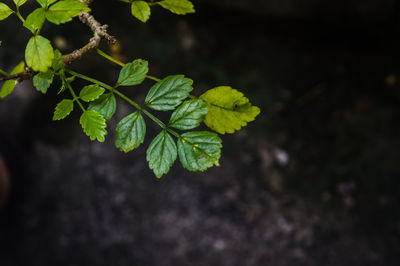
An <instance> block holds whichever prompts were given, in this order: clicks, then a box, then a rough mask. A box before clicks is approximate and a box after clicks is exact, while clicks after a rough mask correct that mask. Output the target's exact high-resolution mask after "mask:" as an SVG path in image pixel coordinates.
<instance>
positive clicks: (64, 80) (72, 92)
mask: <svg viewBox="0 0 400 266" xmlns="http://www.w3.org/2000/svg"><path fill="white" fill-rule="evenodd" d="M62 79H63V82H64V83H65V84H67V87H68V90H69V91H70V92H71V94H72V97H74V101H76V102H77V103H78V105H79V107H80V108H81V109H82V111H83V112H85V111H86V110H85V107H83V105H82V104H81V102H80V101H79V97H78V96H76V94H75V91H74V90H73V89H72V87H71V85H70V84H69V83H68V81H66V79H65V77H63V78H62Z"/></svg>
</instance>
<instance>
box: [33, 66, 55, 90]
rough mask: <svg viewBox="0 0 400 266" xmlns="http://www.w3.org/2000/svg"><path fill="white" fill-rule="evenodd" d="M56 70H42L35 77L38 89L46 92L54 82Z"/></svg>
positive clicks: (34, 82) (34, 81)
mask: <svg viewBox="0 0 400 266" xmlns="http://www.w3.org/2000/svg"><path fill="white" fill-rule="evenodd" d="M53 77H54V71H53V70H48V71H47V72H40V73H38V74H36V75H35V76H34V77H33V86H34V87H35V88H36V90H37V91H40V92H41V93H43V94H45V93H46V92H47V89H48V88H49V87H50V85H51V83H53Z"/></svg>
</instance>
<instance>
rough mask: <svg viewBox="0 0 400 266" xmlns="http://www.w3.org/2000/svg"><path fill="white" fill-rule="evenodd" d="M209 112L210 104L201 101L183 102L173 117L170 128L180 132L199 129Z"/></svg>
mask: <svg viewBox="0 0 400 266" xmlns="http://www.w3.org/2000/svg"><path fill="white" fill-rule="evenodd" d="M207 112H208V104H207V103H206V102H205V101H203V100H200V99H192V100H188V101H185V102H183V103H182V104H181V105H180V106H179V107H178V108H177V109H176V110H175V111H174V112H173V113H172V115H171V119H170V120H169V124H168V125H169V126H171V127H173V128H177V129H180V130H189V129H192V128H195V127H198V126H199V125H200V123H201V122H203V120H204V117H205V115H206V114H207Z"/></svg>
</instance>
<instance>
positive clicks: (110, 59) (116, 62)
mask: <svg viewBox="0 0 400 266" xmlns="http://www.w3.org/2000/svg"><path fill="white" fill-rule="evenodd" d="M96 52H97V53H98V54H99V55H101V56H102V57H104V58H105V59H107V60H109V61H111V62H113V63H115V64H117V65H120V66H122V67H123V66H125V64H124V63H122V62H121V61H119V60H117V59H115V58H113V57H112V56H110V55H108V54H106V53H105V52H103V51H102V50H100V49H96Z"/></svg>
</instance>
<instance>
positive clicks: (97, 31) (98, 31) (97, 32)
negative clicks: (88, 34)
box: [0, 0, 117, 81]
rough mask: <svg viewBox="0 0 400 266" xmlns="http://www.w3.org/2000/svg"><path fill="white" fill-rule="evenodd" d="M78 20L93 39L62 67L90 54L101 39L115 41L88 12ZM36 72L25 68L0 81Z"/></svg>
mask: <svg viewBox="0 0 400 266" xmlns="http://www.w3.org/2000/svg"><path fill="white" fill-rule="evenodd" d="M93 1H94V0H82V2H85V3H87V4H90V3H92V2H93ZM79 20H80V21H81V22H82V23H84V24H86V25H88V26H89V27H90V29H91V30H92V32H93V37H92V38H90V40H89V42H88V43H87V44H86V45H85V46H83V47H82V48H80V49H77V50H75V51H73V52H72V53H70V54H68V55H67V56H65V57H64V58H63V60H62V61H63V63H64V65H68V64H70V63H72V62H73V61H76V60H79V59H80V58H81V57H82V56H84V55H85V54H87V53H88V52H90V51H91V50H94V49H96V48H97V47H99V44H100V41H101V39H102V38H104V39H106V40H107V41H108V42H109V43H111V44H115V43H116V42H117V39H116V38H115V37H114V36H111V35H110V34H108V32H107V28H108V25H107V24H105V25H101V24H100V23H99V22H98V21H97V20H96V19H95V18H94V17H93V16H92V15H91V14H89V13H88V12H82V13H81V14H80V15H79ZM36 73H37V72H35V71H33V70H32V69H30V68H28V67H26V68H25V70H24V72H21V73H17V74H13V75H9V76H6V77H0V81H6V80H10V79H18V80H19V81H23V80H28V79H31V78H32V77H33V76H34V75H36Z"/></svg>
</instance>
